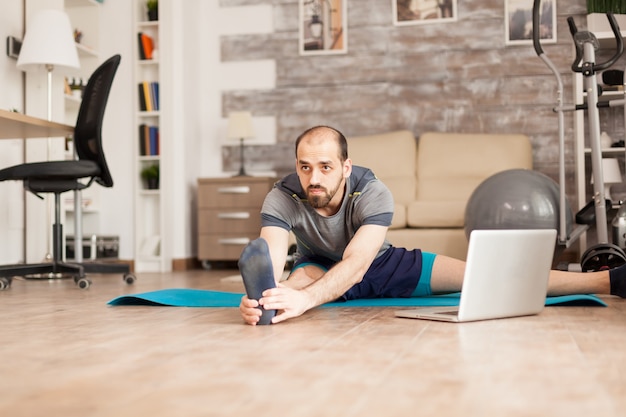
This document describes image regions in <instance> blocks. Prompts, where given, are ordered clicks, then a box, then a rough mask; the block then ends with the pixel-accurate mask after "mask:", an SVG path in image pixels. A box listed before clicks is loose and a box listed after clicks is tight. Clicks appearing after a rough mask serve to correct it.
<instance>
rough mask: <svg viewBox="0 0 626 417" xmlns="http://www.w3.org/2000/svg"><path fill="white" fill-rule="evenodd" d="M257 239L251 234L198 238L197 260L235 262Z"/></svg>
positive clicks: (215, 235)
mask: <svg viewBox="0 0 626 417" xmlns="http://www.w3.org/2000/svg"><path fill="white" fill-rule="evenodd" d="M257 237H259V233H258V231H257V232H256V233H251V234H243V233H242V234H209V235H199V236H198V258H199V259H201V260H208V261H214V260H224V261H226V260H237V259H239V256H240V255H241V251H243V248H244V247H245V246H246V245H247V244H248V243H249V242H250V241H252V240H253V239H256V238H257Z"/></svg>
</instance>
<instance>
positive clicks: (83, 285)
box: [76, 278, 91, 290]
mask: <svg viewBox="0 0 626 417" xmlns="http://www.w3.org/2000/svg"><path fill="white" fill-rule="evenodd" d="M76 284H78V288H80V289H83V290H86V289H87V288H89V287H90V286H91V281H89V280H88V279H87V278H80V279H79V280H78V281H76Z"/></svg>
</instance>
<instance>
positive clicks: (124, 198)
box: [96, 0, 136, 259]
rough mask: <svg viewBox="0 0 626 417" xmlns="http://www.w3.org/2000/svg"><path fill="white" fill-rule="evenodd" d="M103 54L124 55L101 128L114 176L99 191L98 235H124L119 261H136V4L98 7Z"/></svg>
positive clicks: (123, 0)
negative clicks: (133, 97) (134, 71)
mask: <svg viewBox="0 0 626 417" xmlns="http://www.w3.org/2000/svg"><path fill="white" fill-rule="evenodd" d="M100 9H101V10H100V39H99V53H100V57H101V59H102V61H104V60H106V59H108V58H109V57H111V56H113V55H115V54H120V55H121V56H122V60H121V62H120V66H119V68H118V70H117V74H116V75H115V79H114V81H113V86H112V87H111V93H110V96H109V102H108V104H107V108H106V112H105V115H104V126H103V128H102V137H103V146H104V151H105V155H106V157H107V163H108V165H109V169H110V171H111V175H112V177H113V182H114V185H113V187H112V188H104V187H100V186H98V185H96V187H98V188H100V190H99V192H100V211H99V213H98V219H99V230H98V231H99V233H100V234H106V235H114V236H119V237H120V258H122V259H133V257H134V243H133V242H134V233H133V231H134V230H135V226H134V201H135V200H134V184H133V183H134V156H135V152H136V147H135V146H134V145H135V144H134V131H133V129H134V123H133V121H134V115H135V109H134V108H133V106H132V104H133V99H132V96H131V94H134V93H135V91H136V88H134V84H133V67H134V62H133V50H132V47H133V46H134V39H135V38H134V37H133V24H134V23H133V2H131V1H128V0H107V1H105V2H104V3H103V4H102V6H100Z"/></svg>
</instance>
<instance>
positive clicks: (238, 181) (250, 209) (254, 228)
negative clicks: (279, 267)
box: [198, 177, 277, 264]
mask: <svg viewBox="0 0 626 417" xmlns="http://www.w3.org/2000/svg"><path fill="white" fill-rule="evenodd" d="M276 180H277V179H276V178H270V177H231V178H200V179H198V259H199V260H200V261H202V262H203V264H204V263H205V262H210V261H235V260H237V259H239V256H240V255H241V251H242V250H243V248H244V247H245V246H246V245H247V244H248V243H249V242H250V241H251V240H253V239H256V238H257V237H259V231H260V229H261V206H262V205H263V200H264V199H265V196H266V195H267V193H268V192H269V191H270V190H271V189H272V186H273V185H274V183H275V182H276Z"/></svg>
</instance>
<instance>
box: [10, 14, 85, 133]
mask: <svg viewBox="0 0 626 417" xmlns="http://www.w3.org/2000/svg"><path fill="white" fill-rule="evenodd" d="M79 67H80V63H79V61H78V53H77V52H76V43H75V42H74V34H73V32H72V25H71V24H70V19H69V17H68V16H67V14H66V13H65V12H63V11H61V10H55V9H50V10H40V11H38V12H36V14H35V15H34V16H33V18H32V19H30V21H29V22H28V25H27V30H26V34H25V35H24V41H23V42H22V48H21V49H20V55H19V57H18V58H17V68H19V69H21V70H23V71H37V70H40V69H42V68H45V69H46V71H47V72H48V120H49V121H52V71H53V70H54V69H55V68H65V69H67V68H79Z"/></svg>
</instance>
